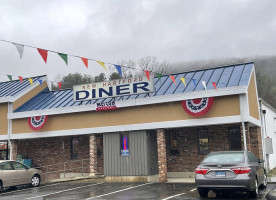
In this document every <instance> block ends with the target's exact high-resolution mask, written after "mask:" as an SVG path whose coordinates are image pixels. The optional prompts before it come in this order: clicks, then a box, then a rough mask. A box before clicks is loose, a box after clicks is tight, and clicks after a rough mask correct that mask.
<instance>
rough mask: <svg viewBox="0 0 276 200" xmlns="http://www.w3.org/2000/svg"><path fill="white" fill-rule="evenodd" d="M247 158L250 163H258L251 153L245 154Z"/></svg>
mask: <svg viewBox="0 0 276 200" xmlns="http://www.w3.org/2000/svg"><path fill="white" fill-rule="evenodd" d="M247 156H248V160H249V162H250V163H257V162H258V160H257V158H256V157H255V156H254V155H253V154H252V153H251V152H247Z"/></svg>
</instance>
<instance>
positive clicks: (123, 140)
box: [120, 132, 129, 156]
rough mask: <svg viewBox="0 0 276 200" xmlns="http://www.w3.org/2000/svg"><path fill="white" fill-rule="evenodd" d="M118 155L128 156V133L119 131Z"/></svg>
mask: <svg viewBox="0 0 276 200" xmlns="http://www.w3.org/2000/svg"><path fill="white" fill-rule="evenodd" d="M120 155H121V156H129V133H128V132H122V133H120Z"/></svg>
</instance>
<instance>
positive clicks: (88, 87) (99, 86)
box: [73, 74, 154, 101]
mask: <svg viewBox="0 0 276 200" xmlns="http://www.w3.org/2000/svg"><path fill="white" fill-rule="evenodd" d="M150 92H154V77H153V74H152V75H151V76H150V80H148V78H147V77H146V76H140V77H134V78H127V79H118V80H112V81H106V82H100V83H91V84H83V85H75V86H74V87H73V94H74V101H87V100H92V99H101V98H110V97H118V96H125V95H132V94H142V93H150Z"/></svg>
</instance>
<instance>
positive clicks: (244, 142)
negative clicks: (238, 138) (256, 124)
mask: <svg viewBox="0 0 276 200" xmlns="http://www.w3.org/2000/svg"><path fill="white" fill-rule="evenodd" d="M242 134H243V145H244V150H247V143H246V133H245V125H244V119H243V116H242Z"/></svg>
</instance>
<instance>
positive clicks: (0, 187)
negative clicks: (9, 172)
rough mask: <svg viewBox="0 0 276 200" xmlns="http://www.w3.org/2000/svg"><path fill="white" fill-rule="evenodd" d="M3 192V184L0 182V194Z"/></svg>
mask: <svg viewBox="0 0 276 200" xmlns="http://www.w3.org/2000/svg"><path fill="white" fill-rule="evenodd" d="M2 190H3V183H2V181H0V192H1V191H2Z"/></svg>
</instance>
